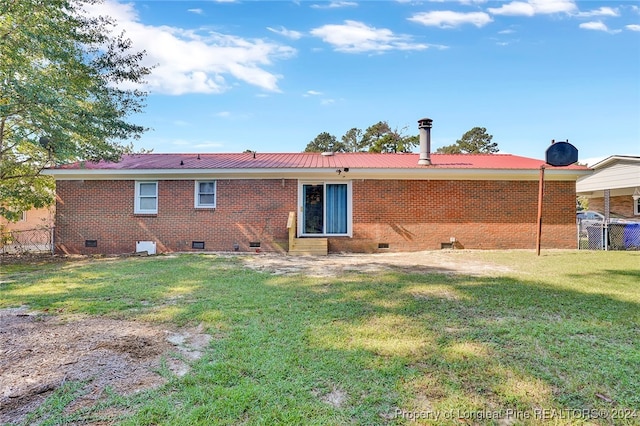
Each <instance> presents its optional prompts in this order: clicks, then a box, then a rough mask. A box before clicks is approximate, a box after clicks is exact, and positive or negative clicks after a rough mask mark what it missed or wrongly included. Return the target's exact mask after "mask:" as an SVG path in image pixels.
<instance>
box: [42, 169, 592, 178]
mask: <svg viewBox="0 0 640 426" xmlns="http://www.w3.org/2000/svg"><path fill="white" fill-rule="evenodd" d="M591 173H592V170H587V169H584V170H580V169H555V168H547V169H545V179H547V180H576V179H577V178H579V177H581V176H586V175H588V174H591ZM43 174H46V175H50V176H53V177H54V178H55V179H56V180H131V179H179V180H186V179H203V178H209V179H211V178H221V179H282V178H287V179H344V178H347V179H418V180H421V179H424V180H536V179H538V177H539V169H475V168H474V169H472V168H437V167H428V168H389V169H386V168H380V169H370V168H363V169H360V168H350V169H349V171H348V172H346V171H344V170H342V169H340V170H339V171H338V170H336V169H335V168H317V169H310V168H282V169H274V168H264V169H128V170H122V169H46V170H44V171H43Z"/></svg>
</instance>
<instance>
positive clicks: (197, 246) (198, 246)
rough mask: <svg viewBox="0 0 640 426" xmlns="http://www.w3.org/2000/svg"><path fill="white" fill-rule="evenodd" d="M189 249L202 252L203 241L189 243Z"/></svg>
mask: <svg viewBox="0 0 640 426" xmlns="http://www.w3.org/2000/svg"><path fill="white" fill-rule="evenodd" d="M191 248H192V249H194V250H204V241H191Z"/></svg>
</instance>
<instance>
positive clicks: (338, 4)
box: [311, 1, 358, 9]
mask: <svg viewBox="0 0 640 426" xmlns="http://www.w3.org/2000/svg"><path fill="white" fill-rule="evenodd" d="M356 6H358V3H356V2H353V1H330V2H329V3H322V4H312V5H311V8H312V9H341V8H343V7H356Z"/></svg>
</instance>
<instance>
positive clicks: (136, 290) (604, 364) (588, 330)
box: [2, 256, 640, 424]
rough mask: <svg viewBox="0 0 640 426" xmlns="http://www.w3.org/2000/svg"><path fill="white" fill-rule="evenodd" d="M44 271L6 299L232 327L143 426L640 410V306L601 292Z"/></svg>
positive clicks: (518, 283) (419, 279)
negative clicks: (639, 374) (153, 425)
mask: <svg viewBox="0 0 640 426" xmlns="http://www.w3.org/2000/svg"><path fill="white" fill-rule="evenodd" d="M40 274H41V275H40V276H38V277H36V278H35V279H34V277H31V280H32V281H27V280H25V278H24V277H18V278H17V279H16V282H14V283H10V284H5V285H4V288H3V294H2V304H3V305H12V304H13V305H15V304H28V305H30V306H32V307H38V308H44V307H46V306H57V307H69V308H70V309H75V310H77V311H80V312H87V313H92V314H94V313H99V314H110V315H113V314H116V315H119V314H126V315H127V316H132V317H138V318H140V319H147V320H154V321H157V320H162V321H170V322H172V323H176V324H185V323H201V322H202V323H204V324H205V325H206V327H208V329H209V330H210V331H212V330H220V329H223V330H224V331H225V338H222V339H218V340H214V341H213V342H212V346H211V348H210V350H209V352H208V353H207V354H206V355H205V357H203V358H202V359H201V360H200V361H199V362H198V363H197V365H196V366H195V368H194V369H193V370H192V373H191V374H189V375H188V376H186V377H184V378H182V379H180V380H177V379H176V380H175V381H174V382H172V383H171V384H170V385H169V386H168V387H167V388H166V389H165V390H163V391H160V392H159V393H158V394H157V395H156V397H155V398H152V399H151V400H149V401H145V402H144V403H143V404H142V405H141V407H140V409H139V410H138V412H137V413H136V414H135V415H134V417H133V418H132V419H131V422H133V423H140V424H150V423H153V422H154V421H160V423H163V422H177V423H181V422H182V423H184V424H189V423H197V422H204V421H206V420H212V419H214V420H215V421H216V422H217V423H218V424H236V423H238V422H244V423H248V424H293V423H296V422H302V423H305V424H345V423H354V424H381V423H395V424H404V423H405V421H406V420H407V419H408V418H409V417H408V416H409V414H408V413H423V414H424V413H436V412H452V410H453V411H456V410H457V411H456V412H461V413H473V412H478V411H481V410H484V411H486V410H492V411H496V410H501V412H503V413H504V412H505V411H506V410H520V411H521V412H525V411H528V412H529V413H531V410H535V409H550V408H556V409H579V410H582V409H611V408H614V407H617V408H633V407H638V406H640V396H639V395H640V380H639V379H638V377H637V368H638V365H640V349H639V348H640V345H639V342H638V330H639V329H638V327H639V324H640V309H639V308H640V307H639V305H638V304H637V303H633V302H628V301H624V300H619V298H618V299H616V298H613V297H610V296H608V295H605V294H593V293H585V292H580V291H574V290H567V289H566V288H560V287H559V286H555V285H553V284H550V283H545V282H542V283H541V282H536V281H533V280H522V279H515V278H509V277H468V276H460V275H443V274H417V273H414V274H406V273H396V272H389V273H381V274H376V275H372V274H358V273H351V274H347V275H343V276H341V277H339V278H305V277H303V276H275V275H270V274H265V273H257V272H253V271H249V270H247V269H243V268H240V267H239V266H238V264H236V263H235V262H233V261H230V260H228V259H217V258H215V257H206V256H202V257H197V256H193V257H180V258H176V259H136V260H135V261H132V260H127V261H122V262H117V263H113V264H106V265H102V266H100V267H98V268H96V267H95V266H93V265H84V266H81V267H77V268H72V269H70V270H68V271H65V272H64V274H60V273H58V272H56V271H55V270H50V271H43V272H41V273H40ZM599 274H603V276H604V275H605V274H606V276H607V277H609V278H608V282H609V284H608V286H609V287H608V289H609V290H610V291H611V292H615V290H616V288H617V287H618V286H626V281H627V278H628V277H629V275H631V277H635V276H636V274H635V272H632V273H631V274H629V272H628V271H615V270H613V271H611V270H606V271H603V272H602V271H596V272H594V273H593V274H590V275H586V276H571V277H569V276H567V279H572V280H578V281H580V280H582V281H584V285H585V286H588V285H589V280H591V279H594V278H593V277H594V276H596V275H599ZM596 279H598V278H596ZM38 289H39V290H40V292H39V291H38ZM43 290H44V291H43ZM114 301H119V302H118V303H114ZM169 307H170V308H171V309H169ZM163 309H165V310H164V311H163ZM160 313H162V314H160ZM336 395H342V398H337V397H336ZM329 396H332V398H330V397H329ZM335 401H338V402H335ZM431 420H433V419H432V418H431ZM534 420H538V419H534ZM573 420H575V419H568V420H567V423H570V422H571V421H573ZM429 421H430V420H429V418H427V419H425V422H427V423H429ZM434 423H435V420H434ZM438 423H442V422H440V421H439V422H438ZM524 423H527V422H526V421H525V422H524ZM530 423H532V424H533V423H535V421H533V420H532V421H531V422H530Z"/></svg>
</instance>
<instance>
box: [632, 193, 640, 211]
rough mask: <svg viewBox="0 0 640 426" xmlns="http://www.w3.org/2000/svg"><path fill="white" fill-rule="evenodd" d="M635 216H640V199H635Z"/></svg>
mask: <svg viewBox="0 0 640 426" xmlns="http://www.w3.org/2000/svg"><path fill="white" fill-rule="evenodd" d="M633 214H634V215H640V197H633Z"/></svg>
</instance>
